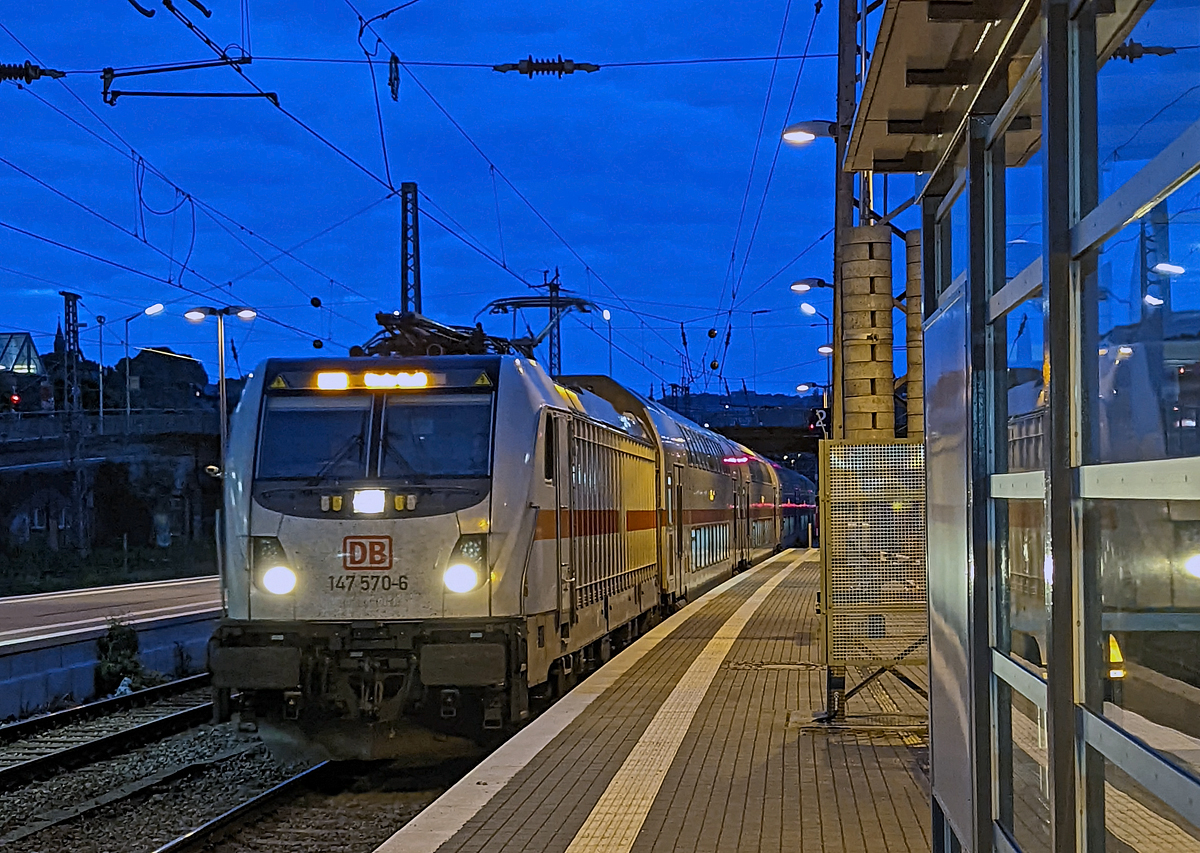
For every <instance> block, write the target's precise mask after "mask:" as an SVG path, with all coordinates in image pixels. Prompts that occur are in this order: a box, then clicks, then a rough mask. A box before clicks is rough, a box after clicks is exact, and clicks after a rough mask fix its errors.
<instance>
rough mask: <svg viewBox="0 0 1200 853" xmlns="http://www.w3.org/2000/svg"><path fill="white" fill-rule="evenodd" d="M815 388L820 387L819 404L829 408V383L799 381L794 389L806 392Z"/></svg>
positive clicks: (802, 392)
mask: <svg viewBox="0 0 1200 853" xmlns="http://www.w3.org/2000/svg"><path fill="white" fill-rule="evenodd" d="M816 388H819V389H821V406H822V408H826V409H828V408H829V385H828V384H827V383H825V382H801V383H800V384H799V385H797V386H796V390H797V391H799V392H800V393H801V394H806V393H808V392H809V391H812V390H814V389H816Z"/></svg>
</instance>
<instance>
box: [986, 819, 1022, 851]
mask: <svg viewBox="0 0 1200 853" xmlns="http://www.w3.org/2000/svg"><path fill="white" fill-rule="evenodd" d="M992 850H994V851H995V853H1022V850H1021V848H1020V847H1018V846H1017V842H1016V841H1014V840H1013V839H1012V838H1010V837H1009V835H1008V833H1007V832H1005V831H1004V827H1002V826H1001V825H1000V824H999V823H997V822H996V821H992Z"/></svg>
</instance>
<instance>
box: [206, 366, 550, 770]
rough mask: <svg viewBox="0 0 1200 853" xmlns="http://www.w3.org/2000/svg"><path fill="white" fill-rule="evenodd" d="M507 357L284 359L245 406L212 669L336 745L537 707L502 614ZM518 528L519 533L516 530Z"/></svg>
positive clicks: (487, 723)
mask: <svg viewBox="0 0 1200 853" xmlns="http://www.w3.org/2000/svg"><path fill="white" fill-rule="evenodd" d="M503 366H504V362H503V360H502V359H500V358H499V357H485V356H480V357H474V356H455V357H442V358H425V359H383V360H380V359H370V360H364V359H341V360H333V359H323V360H303V361H299V360H296V361H291V360H288V361H284V360H274V361H269V362H267V363H266V364H264V365H263V366H262V367H260V369H259V370H257V371H256V372H255V375H254V377H253V379H252V381H251V382H250V383H249V384H248V386H247V388H246V391H245V393H244V395H243V399H242V401H241V403H240V404H239V406H238V409H237V411H236V412H235V414H234V416H233V420H232V426H231V433H230V444H229V452H228V456H227V463H226V469H227V470H226V472H225V490H226V491H225V507H226V509H225V514H226V515H225V519H224V541H223V548H222V551H223V555H224V560H223V566H222V583H223V588H224V594H225V615H226V618H225V619H224V620H222V623H221V625H220V627H219V628H218V630H217V632H216V634H215V636H214V638H213V641H212V644H211V646H210V651H209V664H210V668H211V671H212V674H213V683H214V686H215V687H217V688H218V689H219V690H236V691H239V692H240V694H241V699H240V709H241V716H242V721H243V723H247V722H249V721H254V722H255V723H257V724H261V725H268V726H270V727H271V728H272V729H273V730H275V731H283V732H287V733H289V734H290V735H291V736H293V737H296V738H298V739H299V740H300V741H301V742H302V743H304V744H305V745H316V746H319V747H320V751H323V752H325V753H326V754H328V755H330V756H332V757H335V758H379V757H389V756H398V755H408V754H412V753H413V752H419V751H421V750H422V749H423V748H425V747H427V746H428V745H429V744H430V743H431V742H432V741H433V739H431V738H423V737H422V735H426V734H428V733H430V732H434V731H436V732H438V733H439V737H438V738H437V740H438V742H440V743H441V744H443V746H444V745H445V743H446V741H445V736H446V735H464V736H471V737H475V736H478V734H479V733H480V732H483V731H486V730H488V729H504V728H507V727H509V726H510V725H511V724H512V723H514V722H515V721H518V720H520V719H523V718H524V717H525V716H526V715H527V713H528V710H527V708H528V699H527V694H526V691H525V690H524V687H523V678H522V677H521V672H520V670H521V666H522V662H523V661H524V657H525V653H524V625H523V623H522V622H521V621H520V620H517V619H504V618H495V617H494V616H493V615H492V592H493V587H494V586H495V582H496V580H497V578H496V577H495V574H494V570H493V568H492V566H493V565H494V564H495V563H496V562H497V561H496V560H495V559H492V560H490V561H489V554H488V550H489V545H491V546H492V547H503V545H504V544H506V543H505V542H503V541H500V540H495V541H489V540H490V539H493V537H491V536H490V534H491V533H492V530H491V518H492V513H491V502H492V473H493V458H492V457H493V435H494V424H495V421H496V409H497V405H496V400H497V395H496V389H497V386H498V385H499V383H500V381H501V373H502V372H503V371H502V368H503ZM504 538H505V539H506V538H508V537H504Z"/></svg>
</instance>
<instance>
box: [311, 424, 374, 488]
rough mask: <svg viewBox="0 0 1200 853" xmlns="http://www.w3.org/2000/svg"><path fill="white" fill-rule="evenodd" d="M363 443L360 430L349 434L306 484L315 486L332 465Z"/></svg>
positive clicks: (360, 447)
mask: <svg viewBox="0 0 1200 853" xmlns="http://www.w3.org/2000/svg"><path fill="white" fill-rule="evenodd" d="M365 443H366V440H365V439H364V438H363V435H362V433H361V432H360V433H359V434H358V435H355V436H351V437H350V439H349V440H348V441H347V442H346V443H345V444H344V445H342V449H341V450H339V451H338V452H337V453H336V454H335V455H334V456H333V457H332V458H331V459H330V460H329V461H328V462H326V463H325V464H324V465H322V466H321V470H320V471H318V472H317V473H316V474H315V475H313V477H312V478H311V479H310V480H309V481H308V484H309V485H310V486H315V485H317V484H318V483H320V482H321V481H322V480H324V479H325V475H326V474H328V473H329V471H330V470H331V469H332V468H333V466H335V465H337V464H338V463H339V462H341V461H342V460H343V459H345V458H346V457H347V456H348V455H349V453H350V451H351V450H353V449H354V448H355V447H356V446H357V447H358V448H359V450H361V449H362V447H363V445H364V444H365Z"/></svg>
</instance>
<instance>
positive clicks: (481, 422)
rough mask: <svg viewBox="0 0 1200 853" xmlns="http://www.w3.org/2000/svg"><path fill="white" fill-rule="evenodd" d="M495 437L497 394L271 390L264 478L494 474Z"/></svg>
mask: <svg viewBox="0 0 1200 853" xmlns="http://www.w3.org/2000/svg"><path fill="white" fill-rule="evenodd" d="M376 409H378V410H376ZM491 445H492V396H491V395H490V394H461V393H459V394H434V395H426V394H409V393H404V394H387V395H384V394H352V395H345V396H329V395H324V394H322V395H316V394H312V395H310V394H294V393H292V394H281V395H278V396H276V395H268V396H267V398H266V400H265V406H264V410H263V419H262V430H261V435H260V438H259V450H258V479H260V480H293V479H302V480H307V481H309V482H310V483H311V484H312V485H318V484H319V483H322V482H329V481H334V480H363V479H368V478H373V477H381V478H386V479H396V480H403V481H407V482H410V483H424V482H427V481H430V480H436V479H450V478H480V477H487V476H489V474H490V472H491Z"/></svg>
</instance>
